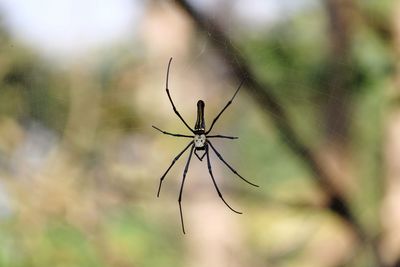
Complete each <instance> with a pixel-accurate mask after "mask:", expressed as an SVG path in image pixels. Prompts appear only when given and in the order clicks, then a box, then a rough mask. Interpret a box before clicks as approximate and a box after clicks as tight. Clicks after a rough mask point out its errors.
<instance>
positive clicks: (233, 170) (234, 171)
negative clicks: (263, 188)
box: [206, 141, 259, 187]
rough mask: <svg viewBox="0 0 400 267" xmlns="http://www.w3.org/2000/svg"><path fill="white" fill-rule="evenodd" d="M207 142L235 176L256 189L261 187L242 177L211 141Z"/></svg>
mask: <svg viewBox="0 0 400 267" xmlns="http://www.w3.org/2000/svg"><path fill="white" fill-rule="evenodd" d="M206 142H207V143H208V144H209V145H210V146H211V148H212V150H214V152H215V154H216V155H217V157H218V158H219V159H220V160H221V161H222V162H223V163H224V164H225V165H226V166H227V167H228V168H229V169H230V170H231V171H232V172H233V173H234V174H236V175H237V176H238V177H239V178H240V179H242V180H243V181H245V182H246V183H248V184H251V185H252V186H255V187H259V186H258V185H256V184H253V183H252V182H249V181H248V180H246V179H245V178H244V177H242V176H241V175H240V174H239V173H238V172H237V171H236V170H235V169H234V168H232V167H231V165H229V164H228V163H227V162H226V161H225V160H224V159H223V158H222V156H221V154H220V153H218V151H217V150H216V149H215V147H214V146H213V145H212V144H211V142H210V141H206Z"/></svg>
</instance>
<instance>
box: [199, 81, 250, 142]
mask: <svg viewBox="0 0 400 267" xmlns="http://www.w3.org/2000/svg"><path fill="white" fill-rule="evenodd" d="M244 81H245V80H242V81H241V83H240V84H239V87H238V89H236V92H235V93H234V94H233V96H232V98H231V100H229V101H228V103H226V105H225V107H224V108H223V109H222V110H221V111H220V112H219V113H218V115H217V117H215V118H214V120H213V122H212V123H211V126H210V129H208V131H207V132H206V135H207V134H208V133H209V132H211V129H212V128H213V126H214V124H215V123H216V122H217V120H218V119H219V117H220V116H221V114H222V113H223V112H224V111H225V109H226V108H227V107H229V105H230V104H232V101H233V99H234V98H235V96H236V94H237V93H238V92H239V90H240V88H241V87H242V85H243V83H244Z"/></svg>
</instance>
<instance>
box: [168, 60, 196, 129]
mask: <svg viewBox="0 0 400 267" xmlns="http://www.w3.org/2000/svg"><path fill="white" fill-rule="evenodd" d="M171 61H172V57H171V58H170V59H169V62H168V68H167V79H166V82H165V91H167V95H168V98H169V101H170V102H171V105H172V108H173V110H174V112H175V114H176V115H177V116H178V117H179V118H180V119H181V121H182V122H183V123H184V124H185V125H186V127H187V128H188V129H189V130H190V131H191V132H192V133H194V131H193V129H192V128H190V126H189V125H188V124H187V123H186V121H185V120H184V119H183V118H182V116H181V114H179V112H178V110H177V109H176V107H175V105H174V102H173V101H172V98H171V95H170V94H169V89H168V79H169V68H170V66H171Z"/></svg>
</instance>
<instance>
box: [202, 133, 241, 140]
mask: <svg viewBox="0 0 400 267" xmlns="http://www.w3.org/2000/svg"><path fill="white" fill-rule="evenodd" d="M207 138H226V139H238V138H239V137H237V136H227V135H220V134H217V135H208V136H207Z"/></svg>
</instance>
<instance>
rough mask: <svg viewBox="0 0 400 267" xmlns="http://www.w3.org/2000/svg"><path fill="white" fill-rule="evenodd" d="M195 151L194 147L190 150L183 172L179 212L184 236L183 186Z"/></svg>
mask: <svg viewBox="0 0 400 267" xmlns="http://www.w3.org/2000/svg"><path fill="white" fill-rule="evenodd" d="M193 149H194V145H192V149H190V154H189V157H188V160H187V162H186V166H185V170H184V171H183V179H182V184H181V190H180V191H179V198H178V203H179V212H180V215H181V224H182V231H183V234H185V224H184V223H183V213H182V205H181V202H182V193H183V185H184V184H185V179H186V173H187V171H188V169H189V163H190V159H191V158H192V154H193Z"/></svg>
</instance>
